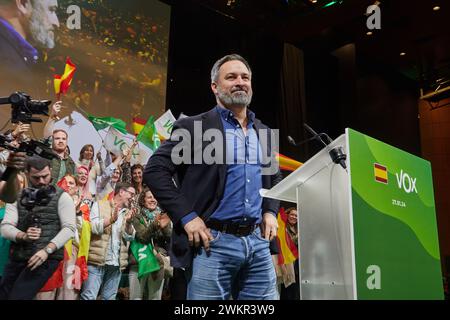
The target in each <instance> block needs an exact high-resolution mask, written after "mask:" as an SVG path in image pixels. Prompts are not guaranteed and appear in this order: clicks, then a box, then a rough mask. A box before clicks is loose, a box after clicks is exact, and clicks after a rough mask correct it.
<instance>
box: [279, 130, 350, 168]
mask: <svg viewBox="0 0 450 320" xmlns="http://www.w3.org/2000/svg"><path fill="white" fill-rule="evenodd" d="M303 125H304V126H305V129H306V130H307V131H308V132H309V133H311V134H312V137H311V138H309V139H306V140H304V141H301V142H299V143H297V142H296V141H295V140H294V139H293V138H292V137H291V136H287V139H288V141H289V143H290V144H291V145H293V146H295V147H298V146H300V145H302V144H304V143H306V142H308V141H311V140H317V141H319V142H320V144H322V145H323V146H325V148H327V149H329V151H328V154H329V155H330V157H331V160H332V161H333V162H334V163H336V164H340V165H341V167H342V168H344V170H346V169H347V164H346V163H345V160H346V159H347V155H346V154H345V153H344V149H343V148H342V147H334V148H332V149H330V148H329V144H330V143H331V142H333V140H331V138H330V137H329V136H328V135H327V134H326V133H317V132H316V131H314V129H313V128H311V127H310V126H308V125H307V124H306V123H304V124H303ZM323 138H324V139H325V141H324V139H323Z"/></svg>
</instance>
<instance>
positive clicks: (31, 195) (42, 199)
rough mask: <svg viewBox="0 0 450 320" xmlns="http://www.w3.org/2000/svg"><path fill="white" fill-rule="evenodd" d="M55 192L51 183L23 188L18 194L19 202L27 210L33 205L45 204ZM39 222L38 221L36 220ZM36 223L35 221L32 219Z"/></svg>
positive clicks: (31, 208)
mask: <svg viewBox="0 0 450 320" xmlns="http://www.w3.org/2000/svg"><path fill="white" fill-rule="evenodd" d="M55 194H56V188H55V187H54V186H52V185H48V186H45V187H41V188H38V189H35V188H25V189H23V191H22V194H21V196H20V204H21V205H23V206H24V207H25V208H26V209H27V210H28V211H31V210H33V208H34V207H36V206H39V207H42V206H46V205H48V204H49V203H50V200H52V198H53V196H54V195H55ZM37 222H39V223H40V221H37ZM32 223H36V221H34V222H33V221H32Z"/></svg>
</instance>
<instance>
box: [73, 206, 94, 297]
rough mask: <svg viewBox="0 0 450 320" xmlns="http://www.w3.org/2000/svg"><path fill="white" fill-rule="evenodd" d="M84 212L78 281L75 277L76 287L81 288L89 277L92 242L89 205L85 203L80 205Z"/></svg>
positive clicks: (77, 261) (79, 250)
mask: <svg viewBox="0 0 450 320" xmlns="http://www.w3.org/2000/svg"><path fill="white" fill-rule="evenodd" d="M80 211H81V214H82V218H83V219H82V222H81V235H80V244H79V246H78V254H77V260H76V262H75V265H76V266H77V267H78V271H79V278H78V281H76V280H77V279H75V278H76V277H74V282H75V283H74V288H75V289H78V290H80V289H81V284H82V283H83V282H84V281H85V280H86V279H87V278H88V266H87V262H88V254H89V247H90V243H91V219H90V209H89V206H88V205H87V204H86V203H84V204H82V205H81V207H80Z"/></svg>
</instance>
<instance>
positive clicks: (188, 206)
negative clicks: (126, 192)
mask: <svg viewBox="0 0 450 320" xmlns="http://www.w3.org/2000/svg"><path fill="white" fill-rule="evenodd" d="M189 121H190V120H189V119H188V118H185V119H180V120H178V121H176V122H175V124H174V126H173V130H172V134H171V136H170V138H169V139H168V140H166V141H164V142H163V143H162V144H161V146H160V147H159V148H158V149H157V150H156V152H155V153H154V154H153V155H152V156H151V157H150V159H149V160H148V162H147V165H146V167H145V170H144V182H145V183H146V184H147V186H148V187H149V188H150V190H151V191H152V193H153V195H154V196H155V198H156V199H157V200H158V202H159V204H160V206H161V207H163V208H164V209H165V210H166V211H167V212H168V214H169V217H170V219H171V220H172V222H173V223H174V224H177V223H178V222H179V221H180V219H181V218H182V217H183V216H185V215H187V214H189V213H190V212H192V207H193V206H192V203H191V201H189V199H187V198H186V196H185V195H184V194H183V193H182V192H181V191H180V189H179V188H178V187H177V186H176V185H175V183H174V175H175V174H179V173H180V172H181V171H182V170H183V169H184V168H183V167H184V166H185V164H178V165H176V164H174V163H173V161H172V157H171V155H172V151H173V149H174V148H175V147H176V146H177V145H178V143H179V142H180V141H185V139H186V140H188V141H189V143H188V144H189V146H192V140H191V134H190V132H192V131H189V129H188V128H189V127H190V126H189ZM180 136H182V138H179V137H180ZM191 150H192V148H191Z"/></svg>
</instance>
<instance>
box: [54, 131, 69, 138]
mask: <svg viewBox="0 0 450 320" xmlns="http://www.w3.org/2000/svg"><path fill="white" fill-rule="evenodd" d="M58 132H64V134H65V135H66V138H68V137H69V134H68V133H67V131H66V130H63V129H55V130H53V133H52V137H53V136H54V135H55V134H57V133H58Z"/></svg>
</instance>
